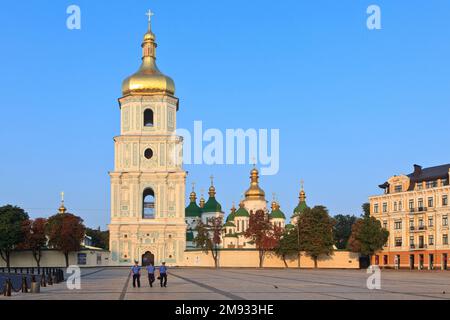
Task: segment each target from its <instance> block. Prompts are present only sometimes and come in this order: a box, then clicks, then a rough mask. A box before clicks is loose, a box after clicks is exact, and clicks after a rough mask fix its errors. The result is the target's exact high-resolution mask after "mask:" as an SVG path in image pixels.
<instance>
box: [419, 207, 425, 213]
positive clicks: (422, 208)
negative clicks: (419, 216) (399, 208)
mask: <svg viewBox="0 0 450 320" xmlns="http://www.w3.org/2000/svg"><path fill="white" fill-rule="evenodd" d="M417 211H419V212H424V211H427V207H419V208H417Z"/></svg>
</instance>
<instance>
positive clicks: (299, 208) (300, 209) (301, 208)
mask: <svg viewBox="0 0 450 320" xmlns="http://www.w3.org/2000/svg"><path fill="white" fill-rule="evenodd" d="M307 208H308V205H307V204H306V201H300V202H299V204H298V206H297V207H295V209H294V214H297V213H302V212H303V211H305V209H307Z"/></svg>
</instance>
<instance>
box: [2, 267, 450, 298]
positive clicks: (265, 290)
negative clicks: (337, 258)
mask: <svg viewBox="0 0 450 320" xmlns="http://www.w3.org/2000/svg"><path fill="white" fill-rule="evenodd" d="M368 276H369V275H368V274H367V273H366V271H365V270H324V269H320V270H306V269H302V270H297V269H279V270H277V269H219V270H213V269H194V268H192V269H190V268H180V269H178V268H174V269H170V271H169V281H168V287H167V288H161V287H159V284H158V283H155V284H158V285H157V286H154V287H153V288H150V287H149V285H148V281H147V277H146V276H143V277H141V285H142V287H141V288H139V289H138V288H133V287H132V283H131V280H130V277H129V269H127V268H98V269H83V270H82V279H81V290H68V289H67V287H66V284H65V283H62V284H57V285H54V286H51V287H47V288H42V290H41V291H42V292H41V293H40V294H23V293H18V294H14V296H13V297H3V296H1V297H0V300H4V299H12V300H16V299H17V300H23V299H32V300H38V299H46V300H48V299H50V300H61V299H62V300H67V299H70V300H72V299H75V300H104V299H108V300H110V299H112V300H120V299H131V300H165V299H168V300H190V299H195V300H217V299H220V300H227V299H232V300H252V299H256V300H259V299H261V300H283V299H293V300H299V299H308V300H328V299H344V300H347V299H350V300H353V299H364V300H367V299H371V300H373V299H389V300H404V299H413V300H424V299H447V300H449V299H450V273H449V272H448V271H394V270H382V272H381V290H369V289H367V288H366V280H367V278H368Z"/></svg>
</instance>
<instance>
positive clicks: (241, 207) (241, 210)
mask: <svg viewBox="0 0 450 320" xmlns="http://www.w3.org/2000/svg"><path fill="white" fill-rule="evenodd" d="M235 217H250V215H249V214H248V211H247V209H245V207H244V203H242V202H241V203H240V204H239V209H238V210H237V211H236V213H235Z"/></svg>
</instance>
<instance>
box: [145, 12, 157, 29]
mask: <svg viewBox="0 0 450 320" xmlns="http://www.w3.org/2000/svg"><path fill="white" fill-rule="evenodd" d="M145 15H146V16H147V17H148V30H150V29H151V24H152V17H153V16H154V15H155V14H154V13H153V12H152V10H150V9H149V10H148V11H147V13H146V14H145Z"/></svg>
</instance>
